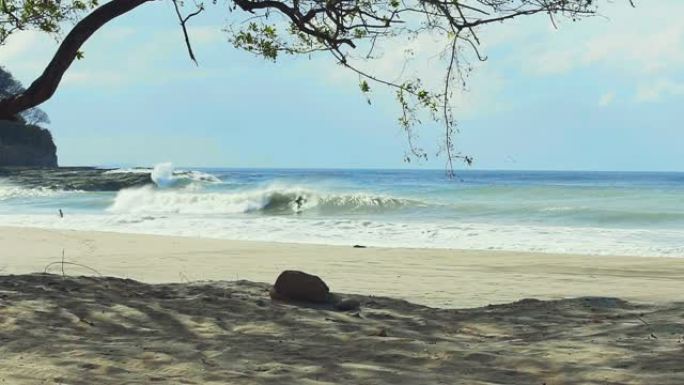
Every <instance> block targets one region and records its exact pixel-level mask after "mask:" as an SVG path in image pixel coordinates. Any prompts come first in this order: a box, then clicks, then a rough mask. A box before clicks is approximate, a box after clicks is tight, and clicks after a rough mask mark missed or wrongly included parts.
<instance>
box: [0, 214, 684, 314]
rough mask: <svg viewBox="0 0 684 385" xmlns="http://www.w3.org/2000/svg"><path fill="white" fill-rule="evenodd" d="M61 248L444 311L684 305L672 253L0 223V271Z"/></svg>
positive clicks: (89, 261) (24, 266)
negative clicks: (364, 244)
mask: <svg viewBox="0 0 684 385" xmlns="http://www.w3.org/2000/svg"><path fill="white" fill-rule="evenodd" d="M62 249H64V252H65V260H66V261H67V262H72V263H79V264H83V265H86V266H89V267H91V268H93V269H95V270H97V271H99V272H100V273H102V274H103V275H105V276H115V277H121V278H132V279H136V280H139V281H142V282H147V283H172V282H188V281H206V280H218V281H226V280H227V281H233V280H241V279H246V280H250V281H256V282H267V283H272V282H273V281H274V280H275V278H276V276H277V275H278V273H279V272H280V271H282V270H286V269H298V270H303V271H306V272H309V273H312V274H316V275H319V276H321V277H322V278H323V279H324V280H325V281H326V282H328V283H329V285H330V287H331V290H333V291H335V292H346V293H352V294H362V295H369V294H372V295H379V296H387V297H392V298H400V299H404V300H408V301H410V302H414V303H419V304H423V305H428V306H432V307H441V308H472V307H478V306H486V305H489V304H502V303H510V302H514V301H517V300H520V299H523V298H537V299H543V300H553V299H561V298H569V297H582V296H602V297H618V298H622V299H626V300H630V301H635V302H648V303H666V302H674V301H678V300H682V301H684V279H682V278H684V259H679V258H672V257H637V256H634V257H625V256H607V255H600V256H592V255H573V254H547V253H529V252H508V251H500V250H494V251H485V250H454V249H420V248H412V249H409V248H381V247H368V248H353V247H352V246H351V245H350V246H328V245H313V244H289V243H275V242H255V241H229V240H223V239H209V238H192V237H177V236H163V235H145V234H130V233H117V232H92V231H91V232H87V231H75V230H54V229H40V228H30V227H3V226H0V274H3V275H4V274H26V273H35V272H42V271H43V269H44V268H45V266H46V265H48V264H49V263H52V262H59V261H60V260H61V258H62V256H61V252H62ZM66 270H67V274H70V275H76V274H88V275H90V274H92V273H90V272H88V271H87V270H86V269H82V268H79V267H77V266H67V268H66ZM50 271H51V272H55V271H54V270H50Z"/></svg>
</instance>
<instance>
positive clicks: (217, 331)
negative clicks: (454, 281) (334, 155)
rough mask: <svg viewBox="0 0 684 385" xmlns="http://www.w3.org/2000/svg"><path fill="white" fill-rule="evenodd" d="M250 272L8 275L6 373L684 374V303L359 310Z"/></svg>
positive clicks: (207, 379)
mask: <svg viewBox="0 0 684 385" xmlns="http://www.w3.org/2000/svg"><path fill="white" fill-rule="evenodd" d="M267 290H268V286H267V285H265V284H259V283H252V282H246V281H238V282H211V283H192V284H163V285H148V284H143V283H140V282H136V281H132V280H123V279H117V278H93V277H77V278H74V277H66V278H62V277H61V276H57V275H49V274H35V275H21V276H1V277H0V383H3V381H4V383H22V384H23V383H26V384H38V383H65V384H95V383H97V384H120V383H121V384H122V383H155V382H156V383H174V384H213V383H215V384H226V383H230V384H325V383H342V384H395V385H398V384H525V385H535V384H538V385H542V384H547V385H560V384H567V385H580V384H658V385H669V384H672V385H681V384H684V364H683V363H684V349H683V348H684V343H683V342H684V341H683V340H682V338H683V337H684V324H682V317H683V316H684V304H669V305H662V306H655V305H635V304H630V303H627V302H625V301H622V300H619V299H614V298H577V299H567V300H559V301H538V300H530V299H528V300H522V301H519V302H515V303H511V304H506V305H498V306H488V307H484V308H477V309H458V310H445V309H433V308H428V307H424V306H419V305H414V304H410V303H408V302H404V301H400V300H395V299H389V298H378V297H362V296H353V297H354V298H356V299H358V300H360V301H361V303H362V307H361V310H360V311H358V312H346V313H345V312H336V311H332V310H330V309H326V308H315V307H304V306H296V305H291V304H285V303H273V302H271V300H270V299H269V297H268V292H267Z"/></svg>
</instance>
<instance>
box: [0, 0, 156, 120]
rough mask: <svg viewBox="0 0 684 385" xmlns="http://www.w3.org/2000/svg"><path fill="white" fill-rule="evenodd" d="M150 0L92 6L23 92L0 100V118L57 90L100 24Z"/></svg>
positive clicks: (123, 0)
mask: <svg viewBox="0 0 684 385" xmlns="http://www.w3.org/2000/svg"><path fill="white" fill-rule="evenodd" d="M148 1H151V0H111V1H110V2H108V3H106V4H104V5H102V6H101V7H99V8H97V9H95V10H94V11H93V12H92V13H91V14H89V15H88V16H86V17H85V18H83V19H82V20H81V21H80V22H78V23H77V24H76V25H75V26H74V28H73V29H72V30H71V32H69V34H68V35H67V36H66V37H65V38H64V40H63V41H62V44H60V46H59V48H58V49H57V52H56V53H55V55H54V56H53V58H52V60H51V61H50V63H49V64H48V65H47V67H46V68H45V70H44V71H43V73H42V75H40V77H38V79H36V80H35V81H34V82H33V83H31V85H30V86H29V87H28V88H27V89H26V91H24V92H22V93H20V94H17V95H14V96H11V97H9V98H6V99H2V100H0V120H3V119H6V120H11V119H14V117H15V116H16V115H17V114H18V113H20V112H22V111H24V110H28V109H29V108H32V107H35V106H37V105H39V104H41V103H43V102H44V101H46V100H48V99H49V98H50V97H51V96H52V95H53V94H54V93H55V91H56V90H57V87H58V86H59V83H60V82H61V81H62V77H63V76H64V73H65V72H66V70H67V69H69V67H70V66H71V63H73V61H74V59H76V57H77V56H78V55H79V50H80V48H81V46H82V45H83V44H84V43H85V42H86V41H87V40H88V39H89V38H90V37H91V36H92V35H93V33H95V32H96V31H97V30H98V29H100V28H101V27H102V26H103V25H105V24H106V23H108V22H109V21H111V20H113V19H115V18H117V17H118V16H121V15H123V14H125V13H127V12H129V11H131V10H133V9H135V8H137V7H138V6H140V5H142V4H144V3H147V2H148Z"/></svg>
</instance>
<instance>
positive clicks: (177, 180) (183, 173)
mask: <svg viewBox="0 0 684 385" xmlns="http://www.w3.org/2000/svg"><path fill="white" fill-rule="evenodd" d="M105 174H109V175H112V174H114V175H116V174H148V175H149V176H150V179H151V180H152V182H154V184H156V185H157V186H158V187H177V186H186V185H188V184H191V183H195V182H201V183H221V180H220V179H219V178H217V177H216V176H214V175H211V174H209V173H206V172H202V171H196V170H177V169H175V167H174V166H173V163H168V162H167V163H160V164H157V165H155V166H154V167H153V168H143V167H135V168H120V169H115V170H109V171H106V172H105Z"/></svg>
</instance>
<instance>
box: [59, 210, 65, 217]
mask: <svg viewBox="0 0 684 385" xmlns="http://www.w3.org/2000/svg"><path fill="white" fill-rule="evenodd" d="M59 217H60V218H64V213H63V212H62V209H59Z"/></svg>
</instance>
